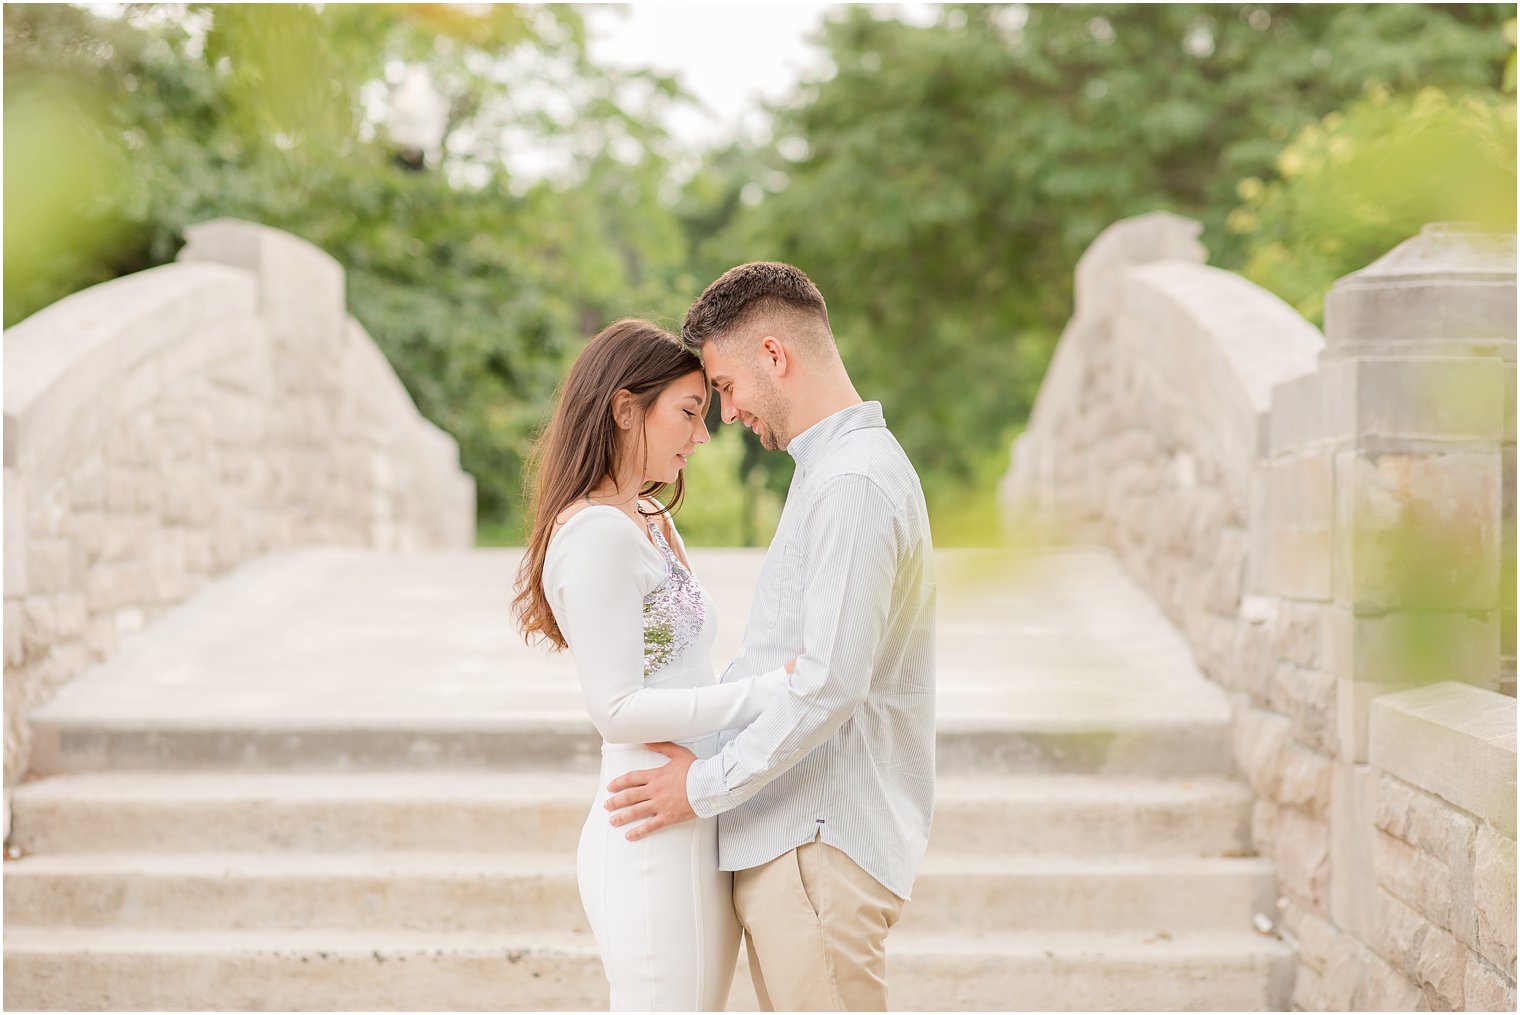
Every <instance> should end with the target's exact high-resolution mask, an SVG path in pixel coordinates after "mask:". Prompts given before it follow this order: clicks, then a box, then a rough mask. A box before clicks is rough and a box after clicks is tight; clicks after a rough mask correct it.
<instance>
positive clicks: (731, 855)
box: [607, 262, 935, 1011]
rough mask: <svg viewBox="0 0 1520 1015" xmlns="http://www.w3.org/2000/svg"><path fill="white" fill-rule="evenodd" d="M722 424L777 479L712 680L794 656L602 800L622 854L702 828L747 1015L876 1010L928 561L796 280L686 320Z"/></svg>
mask: <svg viewBox="0 0 1520 1015" xmlns="http://www.w3.org/2000/svg"><path fill="white" fill-rule="evenodd" d="M682 341H683V342H685V343H686V344H687V345H688V346H689V347H691V348H692V349H693V350H694V351H697V352H698V353H699V354H700V355H701V356H702V357H703V361H704V364H705V367H706V370H707V375H708V379H709V380H710V381H711V382H712V384H713V386H714V388H715V389H716V390H717V392H718V396H719V399H720V401H721V406H722V417H723V421H724V422H726V423H732V422H734V421H735V420H738V421H740V422H742V423H744V425H745V426H748V427H749V428H750V429H751V430H753V431H754V432H755V433H756V434H757V435H758V436H759V438H760V442H761V444H762V445H763V446H764V447H766V448H767V449H769V450H777V449H785V450H786V451H787V452H788V453H790V454H791V455H792V457H793V458H794V459H796V463H797V468H796V472H795V474H794V476H793V479H792V485H791V490H790V491H789V493H788V495H787V500H786V507H785V510H784V511H783V512H782V515H781V521H780V524H779V525H778V527H777V529H776V536H775V538H774V539H773V540H772V542H771V546H770V549H769V551H768V552H767V553H766V557H765V566H764V568H763V570H762V571H761V574H760V584H759V587H758V588H757V590H756V593H755V601H754V606H753V608H752V610H751V613H750V618H749V623H748V626H747V627H746V630H745V637H744V644H743V646H742V647H741V648H740V651H739V654H738V655H737V656H736V657H735V658H734V660H733V662H732V663H731V664H730V665H729V666H728V668H727V670H726V671H725V672H724V679H729V678H736V677H739V676H743V675H746V674H752V673H761V672H764V671H766V670H769V669H774V668H775V667H778V666H781V665H782V664H784V663H787V662H789V661H790V660H792V659H796V667H795V670H794V671H793V672H792V675H791V677H790V678H789V682H788V686H787V691H788V693H785V694H780V695H778V696H777V698H776V699H775V700H774V701H773V702H771V704H770V705H769V706H767V708H766V710H765V711H764V712H763V713H762V714H761V715H760V717H759V718H758V719H757V720H756V721H755V722H754V723H753V724H751V725H750V726H749V727H747V728H745V729H744V730H741V731H739V732H737V733H730V734H725V740H726V742H725V744H724V746H723V749H722V751H721V752H720V753H719V754H717V755H715V756H714V757H712V758H709V759H706V760H704V761H696V759H695V758H694V756H693V755H692V754H691V753H690V752H689V751H686V750H684V749H682V748H680V747H678V746H675V745H670V744H661V745H659V746H658V749H659V750H660V751H661V753H663V754H666V755H667V756H669V757H670V758H671V762H670V763H669V764H667V765H665V766H663V767H661V768H657V769H650V770H646V771H642V772H633V773H630V774H629V775H626V776H623V777H621V778H619V779H617V780H615V781H614V782H612V783H611V784H610V785H609V787H608V788H609V790H611V791H612V793H613V794H614V795H613V796H612V797H611V798H610V799H609V800H608V802H607V807H608V809H609V810H612V811H614V814H613V817H612V819H611V820H612V822H613V824H616V825H621V824H626V823H629V822H634V821H639V820H640V819H647V820H643V822H642V824H639V825H636V826H635V827H633V828H632V829H630V831H629V832H628V833H627V835H628V838H630V839H637V838H642V837H643V836H646V835H649V834H650V833H652V832H655V831H657V830H659V829H660V828H663V827H666V826H667V825H671V824H674V823H677V822H680V821H686V820H689V819H691V818H693V817H695V816H697V815H701V816H703V817H708V816H712V815H715V814H721V815H722V816H721V818H720V819H719V824H718V842H719V849H718V852H719V866H720V867H722V869H724V870H731V871H734V872H736V873H735V875H734V909H735V911H736V913H737V914H738V917H739V922H740V924H742V925H743V927H744V930H745V934H746V936H747V939H748V942H749V944H748V950H749V957H750V970H751V974H752V977H753V979H754V983H755V990H756V993H757V994H758V995H759V1000H760V1003H761V1005H762V1006H763V1007H764V1008H765V1010H767V1011H774V1010H783V1011H797V1010H817V1009H819V1008H823V1009H830V1008H832V1009H837V1010H849V1011H864V1010H885V1008H886V1004H887V990H886V952H885V944H886V937H887V932H888V931H889V930H890V929H891V928H892V926H893V924H895V923H896V922H897V920H898V918H899V917H900V916H901V914H902V907H903V904H904V902H905V901H906V900H907V899H908V897H909V893H910V892H911V891H912V887H913V880H914V877H915V875H916V874H917V871H918V865H919V862H920V861H921V860H922V858H923V853H924V847H925V845H926V844H927V842H928V837H929V819H930V813H931V810H932V808H933V797H934V704H935V699H934V597H935V584H934V569H933V568H934V563H933V553H932V546H931V542H930V534H929V519H928V512H927V511H926V509H925V506H924V497H923V490H922V487H921V486H920V484H919V481H918V475H917V473H916V472H914V470H913V466H912V464H911V463H910V462H909V461H908V458H907V456H906V455H905V454H904V453H903V450H902V448H901V446H900V445H899V444H898V443H897V441H896V439H895V438H894V437H893V436H892V434H891V432H890V431H889V430H888V429H887V427H886V424H885V423H884V422H883V419H882V412H881V405H880V403H878V402H865V401H862V400H861V398H860V396H859V394H857V393H856V391H855V387H854V385H853V384H852V383H851V381H850V377H849V374H848V373H847V372H846V371H845V367H844V363H843V362H842V361H841V360H840V357H839V352H838V349H837V348H836V347H835V344H834V337H833V334H832V332H831V331H830V330H829V321H828V310H827V307H826V306H825V304H824V301H823V297H822V295H821V294H820V293H819V292H818V289H817V287H815V286H814V285H813V283H812V281H811V280H810V279H809V278H808V277H807V276H806V275H805V274H803V273H802V272H801V271H800V270H798V269H797V268H794V267H792V266H791V265H786V264H774V263H768V262H759V263H753V264H743V265H740V266H738V267H737V268H733V269H731V270H730V271H728V272H727V273H725V274H724V275H723V276H722V277H721V278H719V279H718V280H717V281H715V282H714V283H713V284H712V285H710V286H708V287H707V290H706V291H705V292H703V293H702V295H701V297H700V298H698V300H697V301H696V302H695V303H694V304H692V307H691V309H690V311H689V312H688V313H687V315H686V321H685V324H684V325H683V327H682Z"/></svg>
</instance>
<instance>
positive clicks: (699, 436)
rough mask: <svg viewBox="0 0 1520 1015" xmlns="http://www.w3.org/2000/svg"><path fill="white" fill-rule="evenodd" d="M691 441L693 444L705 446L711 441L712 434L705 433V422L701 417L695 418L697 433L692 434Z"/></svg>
mask: <svg viewBox="0 0 1520 1015" xmlns="http://www.w3.org/2000/svg"><path fill="white" fill-rule="evenodd" d="M691 439H692V442H693V443H694V444H706V443H707V442H708V441H709V440H710V439H712V434H710V433H708V432H707V420H705V419H703V418H702V417H701V416H698V417H697V432H696V433H694V434H692V437H691Z"/></svg>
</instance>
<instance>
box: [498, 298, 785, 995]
mask: <svg viewBox="0 0 1520 1015" xmlns="http://www.w3.org/2000/svg"><path fill="white" fill-rule="evenodd" d="M707 394H708V387H707V382H706V378H705V377H704V375H703V373H702V363H701V361H700V360H698V359H697V357H696V356H694V355H692V354H691V353H690V352H689V351H687V350H686V349H684V348H682V346H681V345H680V343H679V342H678V341H677V340H676V339H675V337H674V336H672V335H670V334H669V333H668V332H666V331H664V330H662V329H661V328H659V327H657V326H655V325H653V324H650V323H648V322H646V321H638V320H622V321H618V322H616V323H614V324H612V325H609V326H608V327H607V328H606V329H604V330H603V331H602V332H601V333H600V334H598V335H597V336H596V337H595V338H593V339H592V340H591V342H590V343H589V344H588V345H587V346H586V348H585V349H584V350H582V352H581V354H580V356H579V357H577V359H576V361H575V364H574V365H573V366H572V367H571V368H570V376H569V377H568V378H567V379H566V381H565V386H564V390H563V392H562V393H561V395H560V399H559V403H558V404H557V405H556V406H555V409H554V414H553V416H552V418H551V420H550V423H549V426H548V428H547V429H546V430H545V431H544V434H543V436H542V437H541V438H540V439H539V442H538V445H537V447H536V448H535V449H534V454H533V456H532V458H531V459H530V461H529V475H530V486H531V487H532V489H533V494H532V508H531V511H532V518H533V529H532V535H531V537H530V538H529V540H528V549H527V552H526V554H525V555H524V557H523V562H522V565H521V567H520V569H519V571H518V576H517V598H516V600H515V601H514V606H515V609H516V612H517V617H518V623H519V626H520V627H521V629H522V632H523V636H524V638H526V639H528V640H530V641H531V640H532V639H533V638H534V637H535V636H536V637H541V638H543V639H545V640H547V641H548V642H549V643H550V644H551V645H552V646H554V648H555V649H556V650H558V649H562V648H565V647H567V646H568V647H569V648H570V650H571V652H572V653H573V654H574V656H575V665H576V670H577V672H578V674H579V676H580V683H581V691H582V693H583V695H584V697H585V700H586V708H587V710H588V711H589V712H590V714H591V721H592V722H593V723H594V724H595V725H596V728H597V730H598V731H599V732H600V733H601V734H602V739H603V741H604V743H603V745H602V771H601V782H600V784H599V788H598V791H597V796H596V799H595V800H594V801H592V804H591V809H590V813H589V815H588V816H587V818H586V823H585V825H584V827H583V828H582V829H581V839H580V849H579V851H578V854H577V865H576V874H577V879H578V881H579V883H580V891H581V902H582V903H583V904H584V905H585V907H586V917H587V919H588V920H589V922H590V924H591V930H592V933H593V934H595V935H596V941H597V946H598V947H599V949H600V950H601V956H602V967H603V969H604V970H605V971H606V974H607V979H608V981H609V983H610V984H611V988H612V993H611V998H612V1009H613V1010H614V1011H640V1010H641V1011H694V1010H696V1011H721V1010H723V1008H724V1007H725V1006H726V1004H727V1001H728V991H729V986H730V984H731V983H732V981H733V973H734V963H735V960H736V958H737V955H738V946H739V927H738V921H737V920H736V918H735V917H734V910H733V898H732V890H731V889H732V880H731V878H732V875H730V874H727V873H725V872H722V871H719V870H718V844H717V831H716V827H715V825H714V822H713V821H712V820H711V819H708V820H698V821H691V822H686V823H685V824H682V825H679V826H676V827H673V828H670V829H666V830H662V831H661V832H660V833H659V834H658V835H651V836H649V837H648V838H646V839H643V840H640V841H638V842H629V841H628V840H627V839H626V838H625V833H626V831H627V830H626V829H624V828H614V827H613V826H612V825H611V824H610V823H609V820H608V814H607V811H606V810H605V808H604V807H603V806H602V805H603V803H604V801H605V800H606V798H607V795H608V794H607V789H606V787H607V784H608V783H609V782H611V781H612V780H613V779H615V778H617V777H618V776H620V775H622V774H624V773H626V772H631V771H635V770H637V769H643V768H653V767H656V766H658V765H663V764H665V763H666V762H667V761H668V760H669V759H668V758H666V757H665V755H663V754H658V753H655V752H653V751H650V750H648V749H647V748H645V747H644V746H643V745H644V744H646V743H656V742H659V741H665V740H673V741H675V742H677V743H679V744H681V745H683V746H685V747H687V748H689V749H690V750H691V751H692V752H693V753H694V754H696V755H697V757H699V758H705V757H710V756H712V755H713V754H714V753H716V752H717V749H718V742H717V740H718V738H717V733H718V731H720V730H724V729H729V728H734V727H740V726H745V725H748V724H749V723H750V722H752V721H753V720H754V719H755V717H756V716H758V715H759V714H760V711H761V710H762V709H763V708H764V706H765V704H766V702H767V701H768V700H769V699H770V697H771V696H772V695H773V694H775V693H776V692H777V691H779V690H780V689H781V687H782V686H783V684H784V682H785V680H786V676H787V668H785V667H783V668H781V669H777V670H774V671H772V672H770V673H767V674H764V675H762V676H759V677H755V678H751V679H743V680H732V681H729V682H727V683H724V684H714V683H713V671H712V664H711V661H710V658H709V655H710V652H711V649H712V643H713V635H714V633H715V630H716V623H715V618H714V614H713V603H712V600H711V599H710V598H708V596H707V593H706V592H705V591H703V589H702V586H701V585H700V584H699V583H698V582H697V579H696V577H695V576H694V575H693V574H692V573H691V569H690V567H689V565H688V564H687V562H686V556H685V549H686V548H685V546H684V544H683V543H682V542H681V537H680V535H679V534H678V533H677V532H676V531H675V527H674V525H672V524H671V521H670V514H671V512H672V510H674V509H675V508H676V507H678V506H679V503H680V500H681V497H682V494H683V492H684V483H683V479H682V476H681V471H682V470H683V469H684V468H685V466H686V461H687V458H688V457H689V456H690V455H691V454H692V452H693V451H695V450H696V446H697V445H698V444H705V443H706V442H707V440H708V433H707V426H706V424H705V423H704V422H703V415H704V413H705V411H706V408H707ZM535 473H536V476H535V475H534V474H535ZM672 485H673V486H674V491H675V492H674V495H673V498H672V501H671V505H670V509H667V508H666V507H665V506H664V505H662V504H661V503H660V502H659V501H656V500H655V499H654V494H655V493H657V492H659V491H660V490H661V489H663V488H664V487H667V486H672Z"/></svg>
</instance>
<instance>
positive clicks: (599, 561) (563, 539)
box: [544, 504, 659, 571]
mask: <svg viewBox="0 0 1520 1015" xmlns="http://www.w3.org/2000/svg"><path fill="white" fill-rule="evenodd" d="M658 559H659V551H658V550H656V549H655V548H654V545H653V544H652V543H650V541H649V538H648V537H647V536H645V535H644V534H643V533H642V532H640V531H639V528H638V523H637V522H635V521H634V520H633V519H632V518H629V517H628V516H627V515H626V514H624V513H623V512H622V511H620V510H619V509H617V508H615V507H613V506H611V505H610V504H582V505H581V506H580V507H579V509H578V510H575V511H571V512H568V513H562V515H561V516H556V519H555V527H554V530H553V531H552V532H551V533H550V534H549V545H548V547H547V549H546V550H545V552H544V569H545V571H551V570H559V569H560V568H561V567H564V566H569V567H570V568H571V569H572V570H580V569H581V568H582V567H590V568H593V569H595V570H598V571H601V570H604V569H607V568H614V569H615V568H619V567H633V566H637V567H642V568H643V569H645V570H648V569H650V568H649V565H650V564H652V563H653V562H654V561H657V560H658Z"/></svg>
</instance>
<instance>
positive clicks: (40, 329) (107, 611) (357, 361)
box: [4, 219, 475, 833]
mask: <svg viewBox="0 0 1520 1015" xmlns="http://www.w3.org/2000/svg"><path fill="white" fill-rule="evenodd" d="M4 465H5V590H4V591H5V597H4V598H5V634H6V638H5V718H6V721H5V770H4V771H5V786H6V799H7V800H9V790H10V787H11V786H13V785H14V784H15V783H16V782H17V781H18V780H19V779H20V778H21V776H22V774H23V773H24V772H25V771H26V768H27V758H28V753H29V750H30V733H29V728H28V724H27V716H28V714H29V713H30V712H31V710H32V709H34V708H35V707H37V706H38V705H39V704H41V703H42V702H44V701H46V700H48V699H49V698H50V697H51V695H52V693H53V691H55V690H56V689H57V688H58V687H59V686H60V685H61V684H62V683H64V682H66V681H68V680H69V679H71V678H72V677H74V676H76V675H78V674H79V673H81V672H82V671H84V670H85V669H87V668H89V667H90V666H91V665H93V664H95V663H97V662H100V661H102V660H104V659H105V658H107V657H109V656H110V655H112V654H114V653H115V652H116V650H117V648H118V646H119V644H120V642H121V639H122V638H124V637H126V636H129V635H130V634H132V633H133V632H135V631H138V630H141V629H142V628H143V627H145V626H146V625H148V624H150V623H152V622H153V621H154V620H155V619H156V618H157V617H159V616H160V615H162V614H163V612H164V611H165V610H167V609H169V608H170V607H171V606H173V605H174V604H175V603H177V602H180V601H181V600H184V599H185V598H187V597H189V596H190V595H193V594H194V593H195V591H196V590H197V589H199V588H200V587H201V586H202V585H204V584H205V583H206V582H207V581H209V580H210V579H212V578H214V577H216V576H217V575H220V574H222V573H224V572H226V571H228V570H231V569H233V568H235V567H237V566H239V565H240V564H241V563H243V562H245V561H248V560H250V559H252V558H255V557H258V556H260V555H262V554H265V553H268V552H270V551H272V550H276V549H280V548H283V547H287V546H294V545H301V544H311V543H340V544H349V545H360V546H372V547H379V548H385V549H395V550H407V549H423V548H445V547H465V546H470V545H473V543H474V524H475V491H474V481H473V479H472V478H471V477H470V476H469V475H467V474H466V473H464V472H462V471H461V470H460V468H459V453H458V446H457V444H456V443H455V441H454V439H453V438H452V437H450V436H449V435H447V434H445V433H443V432H442V431H441V430H439V429H438V428H437V427H436V426H434V425H433V424H432V423H430V422H429V421H427V420H426V419H424V418H422V416H421V415H420V414H419V413H418V412H417V409H416V407H415V405H414V404H413V403H412V400H411V398H410V397H409V396H408V395H407V393H406V390H405V388H404V387H403V386H402V385H401V383H400V381H399V380H398V379H397V377H396V375H395V372H394V371H393V370H392V369H391V367H390V365H389V363H387V362H386V360H385V357H384V355H383V354H382V353H381V352H380V350H379V349H378V347H376V345H375V344H374V342H373V341H372V340H371V339H370V338H369V336H368V335H367V334H365V332H364V329H363V328H362V327H361V326H360V325H359V323H358V322H357V321H355V320H354V319H353V318H352V317H351V316H349V315H348V314H347V313H346V312H345V310H344V281H343V271H342V268H341V266H339V265H338V264H337V263H336V262H335V261H333V260H332V259H331V258H330V257H328V256H327V255H326V254H324V253H323V252H321V251H320V250H318V249H317V248H315V247H313V246H311V245H310V244H308V243H306V242H304V241H302V240H299V239H297V238H296V237H294V236H291V235H289V234H286V233H282V232H280V231H278V230H273V229H268V228H266V227H262V226H257V225H253V224H251V223H246V222H239V221H235V220H230V219H224V220H218V221H215V222H208V223H204V224H202V225H199V226H195V227H192V228H191V229H190V230H188V242H187V244H186V247H185V249H184V250H183V251H182V252H181V254H180V259H179V261H178V262H177V263H175V264H169V265H164V266H162V267H158V268H153V269H150V270H148V271H144V272H139V273H137V274H135V275H131V276H128V277H125V278H120V279H116V280H113V281H111V282H106V283H103V284H101V285H98V286H94V287H92V288H90V289H87V290H85V291H83V292H80V293H77V294H75V295H73V296H70V297H67V298H66V299H63V300H61V301H59V302H58V303H56V304H54V305H52V306H50V307H47V308H45V309H43V310H41V311H39V312H38V313H36V314H34V315H33V316H31V317H29V318H27V319H26V320H25V321H22V322H21V323H19V324H17V325H16V326H14V327H12V328H10V329H9V330H7V331H6V333H5V446H4ZM6 830H7V833H8V831H9V811H8V808H7V812H6Z"/></svg>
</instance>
